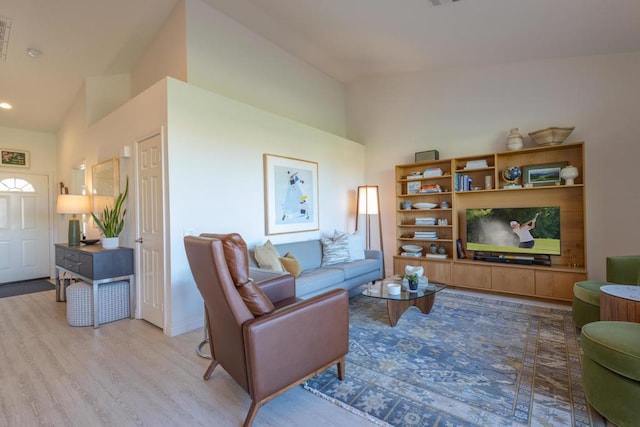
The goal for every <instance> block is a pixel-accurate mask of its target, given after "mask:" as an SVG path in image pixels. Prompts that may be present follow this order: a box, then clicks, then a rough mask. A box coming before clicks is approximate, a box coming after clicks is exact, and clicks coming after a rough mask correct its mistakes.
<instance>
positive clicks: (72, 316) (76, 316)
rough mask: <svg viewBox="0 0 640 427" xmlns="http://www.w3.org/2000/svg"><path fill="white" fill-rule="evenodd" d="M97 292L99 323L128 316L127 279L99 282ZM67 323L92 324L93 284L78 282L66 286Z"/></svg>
mask: <svg viewBox="0 0 640 427" xmlns="http://www.w3.org/2000/svg"><path fill="white" fill-rule="evenodd" d="M98 292H99V294H98V304H100V313H99V318H98V323H99V324H103V323H109V322H113V321H114V320H120V319H124V318H126V317H129V282H128V281H126V280H123V281H120V282H112V283H104V284H101V285H99V286H98ZM67 323H68V324H69V325H70V326H91V325H93V286H91V285H89V284H87V283H84V282H78V283H74V284H73V285H70V286H69V287H68V288H67Z"/></svg>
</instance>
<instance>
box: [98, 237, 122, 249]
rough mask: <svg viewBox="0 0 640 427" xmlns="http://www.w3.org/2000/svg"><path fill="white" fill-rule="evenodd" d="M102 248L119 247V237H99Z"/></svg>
mask: <svg viewBox="0 0 640 427" xmlns="http://www.w3.org/2000/svg"><path fill="white" fill-rule="evenodd" d="M100 243H101V244H102V249H117V248H118V247H120V237H103V238H102V239H100Z"/></svg>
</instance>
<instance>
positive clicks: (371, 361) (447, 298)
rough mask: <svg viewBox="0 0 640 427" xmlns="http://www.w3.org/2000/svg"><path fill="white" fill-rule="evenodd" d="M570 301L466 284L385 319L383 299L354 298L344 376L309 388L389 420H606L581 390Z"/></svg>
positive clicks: (322, 377)
mask: <svg viewBox="0 0 640 427" xmlns="http://www.w3.org/2000/svg"><path fill="white" fill-rule="evenodd" d="M578 338H579V336H577V334H576V329H575V328H574V326H573V322H572V320H571V309H570V308H569V307H564V306H553V307H549V306H544V305H536V304H528V303H520V302H515V301H513V300H505V299H500V298H496V297H493V296H491V295H482V294H475V293H469V292H459V291H455V290H449V289H447V290H444V291H442V292H440V293H438V295H437V297H436V302H435V304H434V307H433V309H432V310H431V313H429V314H428V315H424V314H422V313H421V312H420V311H418V309H416V308H415V307H412V308H410V309H409V310H407V312H405V313H404V315H403V316H402V317H401V318H400V320H399V322H398V324H397V325H396V327H393V328H392V327H391V326H389V322H388V318H387V313H386V302H385V301H382V300H378V299H374V298H367V297H364V296H358V297H355V298H352V299H351V303H350V344H349V354H348V355H347V364H346V379H345V381H344V382H340V381H339V380H338V379H337V378H336V372H335V368H334V369H330V370H328V371H325V372H323V373H321V374H319V375H317V376H315V377H314V378H312V379H311V380H309V381H307V383H306V384H305V388H306V389H307V390H309V391H311V392H313V393H316V394H318V395H320V396H322V397H325V398H327V399H329V400H332V401H333V402H335V403H337V404H340V405H341V406H343V407H346V408H347V409H349V410H351V411H353V412H356V413H361V415H365V416H367V417H368V418H369V419H372V420H373V421H376V422H378V423H379V424H382V425H393V426H575V427H582V426H604V425H605V423H604V420H603V419H602V418H601V417H600V415H599V414H597V413H595V412H592V410H591V409H590V408H589V407H588V405H587V403H586V399H585V396H584V391H583V389H582V378H581V365H580V363H581V362H580V354H579V352H580V347H579V343H578Z"/></svg>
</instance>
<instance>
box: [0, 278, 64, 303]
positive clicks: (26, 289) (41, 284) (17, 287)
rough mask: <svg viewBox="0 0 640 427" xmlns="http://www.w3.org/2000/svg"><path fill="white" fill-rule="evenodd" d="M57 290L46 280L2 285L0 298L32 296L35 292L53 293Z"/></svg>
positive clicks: (0, 286)
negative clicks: (52, 291)
mask: <svg viewBox="0 0 640 427" xmlns="http://www.w3.org/2000/svg"><path fill="white" fill-rule="evenodd" d="M55 288H56V287H55V286H54V285H53V284H52V283H51V282H49V281H48V280H44V279H38V280H28V281H24V282H12V283H3V284H0V298H6V297H14V296H16V295H24V294H32V293H34V292H42V291H51V290H53V289H55Z"/></svg>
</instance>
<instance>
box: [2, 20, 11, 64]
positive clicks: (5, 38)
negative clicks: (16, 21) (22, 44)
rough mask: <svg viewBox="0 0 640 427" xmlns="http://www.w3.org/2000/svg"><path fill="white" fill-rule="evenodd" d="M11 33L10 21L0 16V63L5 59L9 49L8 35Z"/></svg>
mask: <svg viewBox="0 0 640 427" xmlns="http://www.w3.org/2000/svg"><path fill="white" fill-rule="evenodd" d="M10 32H11V19H9V18H5V17H4V16H0V61H4V60H6V59H7V48H8V47H9V33H10Z"/></svg>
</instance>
